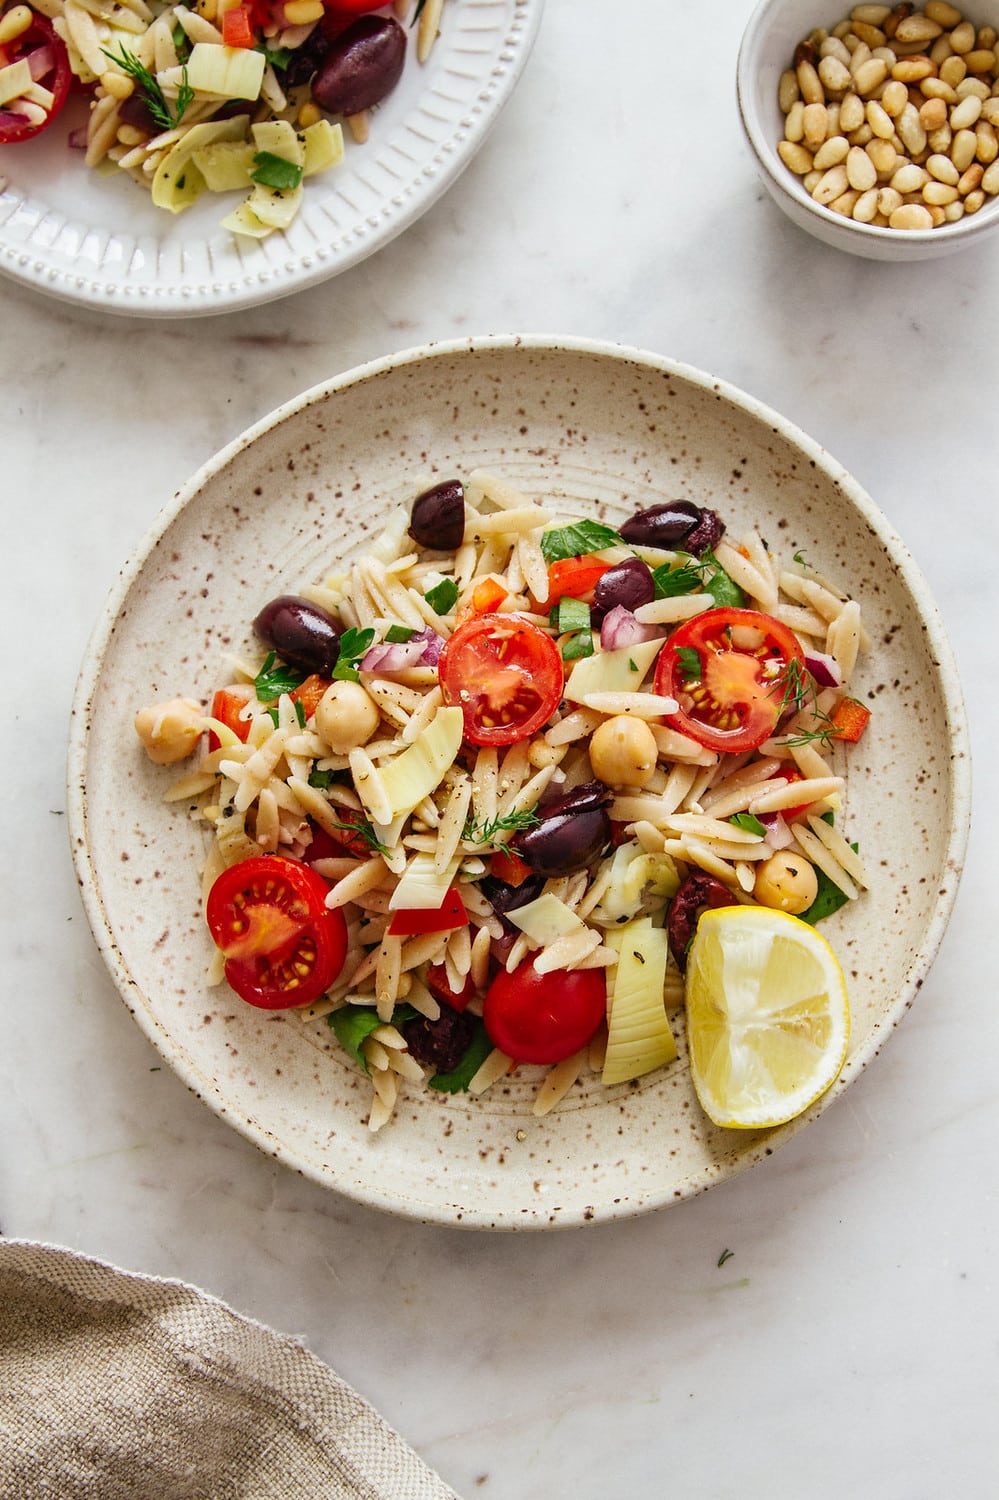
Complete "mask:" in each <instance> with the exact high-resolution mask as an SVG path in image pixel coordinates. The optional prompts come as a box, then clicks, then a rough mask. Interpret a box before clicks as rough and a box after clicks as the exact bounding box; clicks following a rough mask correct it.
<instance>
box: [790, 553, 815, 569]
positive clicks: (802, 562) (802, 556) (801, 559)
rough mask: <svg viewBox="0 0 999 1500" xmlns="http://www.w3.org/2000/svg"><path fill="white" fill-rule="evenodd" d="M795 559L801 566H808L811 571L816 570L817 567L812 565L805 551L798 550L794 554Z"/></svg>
mask: <svg viewBox="0 0 999 1500" xmlns="http://www.w3.org/2000/svg"><path fill="white" fill-rule="evenodd" d="M793 561H794V562H796V563H797V564H798V567H799V568H806V569H807V570H808V572H809V573H814V572H815V569H814V568H813V567H812V565H811V563H810V562H808V560H807V559H806V557H805V554H804V552H802V551H800V550H799V551H798V552H796V553H795V554H794V558H793Z"/></svg>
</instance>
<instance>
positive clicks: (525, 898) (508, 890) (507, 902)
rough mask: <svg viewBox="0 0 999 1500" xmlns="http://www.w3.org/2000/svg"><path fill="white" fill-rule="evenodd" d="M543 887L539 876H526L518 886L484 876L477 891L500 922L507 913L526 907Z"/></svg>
mask: <svg viewBox="0 0 999 1500" xmlns="http://www.w3.org/2000/svg"><path fill="white" fill-rule="evenodd" d="M543 886H544V880H543V879H542V878H541V876H540V875H528V876H527V878H526V879H525V880H522V881H521V882H520V884H519V885H510V884H508V882H507V881H505V880H497V878H496V876H495V875H484V876H483V877H482V879H481V880H480V881H479V889H480V890H481V892H482V894H483V895H484V896H485V898H486V900H487V901H488V902H489V905H490V906H491V907H492V909H493V911H494V912H495V913H496V915H497V916H498V917H499V919H500V921H501V922H502V921H503V918H504V917H505V916H506V913H507V912H508V911H516V910H517V907H518V906H526V905H527V903H528V902H529V901H533V900H534V898H535V897H536V896H540V895H541V890H542V887H543Z"/></svg>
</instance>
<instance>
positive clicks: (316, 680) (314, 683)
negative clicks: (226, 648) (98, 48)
mask: <svg viewBox="0 0 999 1500" xmlns="http://www.w3.org/2000/svg"><path fill="white" fill-rule="evenodd" d="M228 14H229V12H228V11H226V15H228ZM331 686H332V683H331V681H330V679H329V678H328V677H320V676H319V675H318V673H316V672H313V674H312V676H311V677H307V678H306V679H305V681H304V682H302V683H300V684H299V685H298V687H297V688H293V689H292V690H291V692H290V693H289V694H288V696H289V698H290V699H291V701H292V703H300V704H301V705H302V709H303V712H304V713H305V717H306V718H307V719H311V718H312V715H313V714H314V713H315V711H316V709H317V708H318V707H319V704H320V701H321V699H322V697H323V695H324V694H325V692H326V689H327V688H328V687H331Z"/></svg>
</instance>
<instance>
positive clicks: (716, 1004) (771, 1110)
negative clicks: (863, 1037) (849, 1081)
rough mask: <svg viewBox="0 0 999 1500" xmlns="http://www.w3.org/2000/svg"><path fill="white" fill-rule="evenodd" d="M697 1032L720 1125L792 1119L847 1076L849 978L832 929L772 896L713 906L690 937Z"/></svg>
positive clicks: (695, 1052)
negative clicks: (772, 902)
mask: <svg viewBox="0 0 999 1500" xmlns="http://www.w3.org/2000/svg"><path fill="white" fill-rule="evenodd" d="M686 1008H687V1041H688V1048H689V1053H690V1072H691V1076H692V1078H693V1082H694V1088H695V1089H696V1091H697V1097H698V1099H699V1100H700V1101H701V1105H702V1107H703V1109H704V1111H705V1113H706V1114H707V1115H708V1116H709V1118H710V1119H711V1120H713V1121H714V1123H715V1124H716V1125H722V1126H726V1127H728V1128H730V1129H744V1130H749V1129H753V1130H758V1129H762V1128H765V1127H767V1126H770V1125H782V1124H783V1123H784V1122H785V1121H786V1120H791V1119H793V1118H794V1117H795V1115H799V1114H801V1112H802V1110H805V1109H807V1108H808V1106H809V1105H810V1104H814V1102H815V1100H816V1099H818V1098H819V1097H820V1096H821V1095H822V1094H824V1093H825V1091H826V1089H827V1088H829V1086H830V1085H831V1084H832V1083H833V1081H834V1080H835V1079H836V1078H837V1077H838V1076H839V1072H840V1069H841V1068H842V1066H843V1061H844V1059H845V1057H846V1047H847V1042H848V1040H849V1036H850V1007H849V1001H848V999H847V993H846V982H845V980H844V978H843V971H842V969H841V968H840V966H839V962H838V960H837V958H836V955H835V954H834V953H833V951H832V949H831V948H830V946H829V944H828V943H827V942H826V940H825V938H823V937H821V936H820V935H819V934H818V933H817V932H816V931H815V929H814V927H810V926H809V925H808V923H807V922H802V921H801V920H800V919H799V918H798V917H792V916H790V915H788V913H787V912H782V911H773V910H771V909H770V908H769V907H764V906H726V907H721V908H719V909H717V910H714V911H706V912H705V913H704V915H703V916H702V917H701V919H700V921H699V922H698V924H697V931H696V933H695V935H694V941H693V943H692V944H691V946H690V953H689V956H688V960H687V975H686Z"/></svg>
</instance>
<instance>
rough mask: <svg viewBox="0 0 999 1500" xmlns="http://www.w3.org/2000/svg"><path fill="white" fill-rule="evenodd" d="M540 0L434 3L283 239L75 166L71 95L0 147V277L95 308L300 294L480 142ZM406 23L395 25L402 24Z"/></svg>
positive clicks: (394, 226) (394, 229) (223, 206)
mask: <svg viewBox="0 0 999 1500" xmlns="http://www.w3.org/2000/svg"><path fill="white" fill-rule="evenodd" d="M542 7H543V0H446V4H445V6H444V10H443V14H442V19H441V31H440V35H439V36H438V38H437V41H436V43H435V45H434V48H433V50H432V52H431V54H430V57H429V58H428V60H427V61H426V62H425V63H423V64H420V63H419V62H417V61H416V57H415V42H414V41H413V36H414V35H415V33H412V32H408V36H409V40H408V44H407V53H408V55H407V61H406V66H405V68H404V70H403V74H402V77H401V79H400V81H399V83H398V85H397V86H396V88H395V89H394V90H393V92H392V93H391V94H390V95H389V97H388V98H387V99H386V100H385V101H384V102H383V103H382V104H381V105H380V106H379V107H378V109H377V110H376V111H374V112H373V115H372V120H371V133H370V137H369V139H368V140H367V141H366V142H365V143H364V144H363V145H358V144H355V143H354V142H353V141H351V140H350V139H349V137H348V139H347V140H346V145H345V151H346V156H345V160H344V162H343V163H342V164H341V165H340V166H338V167H334V168H332V169H331V170H330V171H329V172H327V173H325V174H324V175H323V176H321V177H316V178H314V179H311V180H310V181H309V182H308V183H307V184H306V189H305V193H304V195H303V200H302V207H301V209H300V211H299V214H298V216H297V218H296V219H295V221H294V223H293V224H292V225H291V227H290V228H289V229H288V230H287V231H286V232H285V233H280V232H278V233H275V234H272V235H270V236H269V237H268V238H267V239H265V240H259V241H251V240H244V239H240V238H239V237H238V236H236V235H233V234H230V233H229V232H228V231H227V230H225V229H223V228H222V226H221V222H220V221H221V220H222V219H223V218H224V217H225V215H226V213H228V211H229V209H230V208H231V206H232V205H233V204H234V203H235V202H237V201H238V199H237V197H236V196H234V195H233V194H224V195H222V194H215V193H205V194H204V195H203V196H202V197H201V199H199V200H198V202H197V203H195V204H194V205H193V207H192V208H190V209H188V210H187V211H186V212H184V213H182V214H178V215H173V214H170V213H167V212H166V211H164V210H162V209H158V208H155V207H154V206H153V203H152V200H151V199H150V197H149V194H148V193H147V192H146V191H145V190H144V189H143V188H141V187H139V186H138V184H136V183H135V182H133V181H132V179H131V178H129V177H127V176H126V175H125V174H123V173H118V174H116V175H113V176H110V177H107V176H101V175H99V174H98V173H97V172H95V171H92V170H90V169H89V168H87V167H86V166H85V165H84V162H83V157H82V153H80V152H77V151H71V150H70V149H69V148H68V146H67V136H68V133H69V130H70V128H71V127H72V125H73V124H74V123H80V122H82V120H83V118H85V113H82V111H84V110H85V105H84V102H83V101H82V100H79V101H71V103H70V105H68V106H67V110H66V112H65V114H64V115H63V117H61V118H60V119H59V120H58V121H56V122H55V123H54V124H53V125H52V126H51V127H50V128H49V129H48V130H46V131H44V132H43V133H42V134H41V135H40V136H37V137H36V138H35V139H33V140H30V141H25V142H23V143H21V144H19V145H16V146H6V147H0V271H3V272H5V273H6V274H7V275H9V276H12V277H14V278H15V279H16V280H18V281H21V282H23V283H25V284H26V285H27V286H30V287H32V288H34V289H35V290H36V291H41V292H47V293H49V294H51V295H52V296H55V297H58V298H60V299H62V300H64V301H69V302H76V303H80V304H83V305H85V306H87V307H90V308H97V309H101V310H103V311H105V312H112V313H124V314H132V315H136V316H144V317H163V318H168V317H194V316H198V315H204V314H209V313H222V312H233V311H235V310H237V309H239V308H245V307H252V306H255V305H257V304H258V303H263V302H269V301H272V300H273V299H275V298H277V297H282V296H285V295H286V294H288V293H290V292H295V291H301V290H303V289H304V288H305V287H309V286H313V285H315V284H316V283H318V282H321V281H324V280H326V279H327V278H328V277H330V276H334V275H336V274H338V273H339V272H340V271H345V270H347V269H348V268H349V267H350V266H353V265H356V264H357V263H358V262H359V261H361V260H364V259H365V258H366V257H367V256H369V255H372V254H373V253H374V252H375V251H376V250H380V249H381V248H382V246H383V245H386V244H388V243H389V241H390V240H392V239H394V238H395V236H396V235H397V234H400V233H401V232H402V231H403V230H404V229H406V228H407V227H408V226H409V225H410V224H412V223H413V222H414V221H415V220H416V219H418V218H419V217H420V215H421V214H423V213H425V212H426V210H427V209H428V208H430V206H431V205H432V204H433V203H434V202H436V200H437V199H438V198H439V197H440V196H441V194H442V193H443V192H444V191H445V190H446V189H447V188H448V187H450V185H451V184H452V183H453V182H454V181H455V179H456V178H457V177H458V176H459V174H460V173H461V172H462V171H463V170H464V168H465V167H466V166H467V165H468V163H469V162H470V161H471V159H472V157H473V156H474V155H475V152H476V151H477V150H478V148H479V147H480V146H481V145H482V143H483V141H484V140H485V138H486V135H487V134H488V132H489V130H490V128H491V127H492V126H493V125H494V124H495V122H496V119H497V117H498V115H499V113H500V110H501V109H502V107H503V105H504V104H505V103H506V101H507V99H508V98H509V96H510V94H511V93H512V91H513V88H514V86H515V84H516V82H517V80H518V78H519V77H520V74H521V72H522V70H523V68H524V65H525V63H526V61H527V58H528V56H529V54H530V51H531V47H532V45H533V43H534V39H535V36H536V34H537V29H538V26H539V24H540V21H541V12H542ZM407 30H408V28H407Z"/></svg>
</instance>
